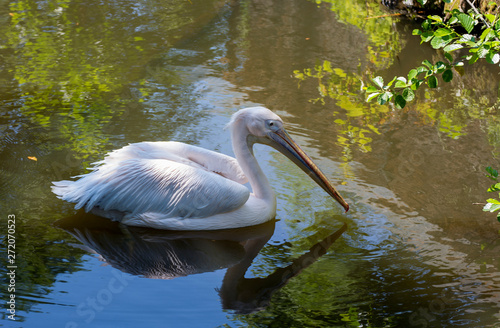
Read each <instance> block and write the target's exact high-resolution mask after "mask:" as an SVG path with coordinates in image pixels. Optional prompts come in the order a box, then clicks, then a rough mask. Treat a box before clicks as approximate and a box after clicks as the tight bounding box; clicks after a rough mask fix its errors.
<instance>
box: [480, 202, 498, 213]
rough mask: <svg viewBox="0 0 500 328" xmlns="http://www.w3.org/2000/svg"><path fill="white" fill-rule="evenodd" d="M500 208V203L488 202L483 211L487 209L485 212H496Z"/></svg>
mask: <svg viewBox="0 0 500 328" xmlns="http://www.w3.org/2000/svg"><path fill="white" fill-rule="evenodd" d="M499 209H500V205H499V204H493V203H488V204H486V205H484V207H483V211H485V212H495V211H497V210H499Z"/></svg>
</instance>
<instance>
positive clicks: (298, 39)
mask: <svg viewBox="0 0 500 328" xmlns="http://www.w3.org/2000/svg"><path fill="white" fill-rule="evenodd" d="M384 14H385V13H384V12H383V11H381V9H380V8H379V7H378V5H377V4H376V3H374V2H363V1H354V2H348V1H340V2H338V1H316V2H314V1H307V0H293V1H269V0H260V1H259V0H255V1H228V2H224V1H197V0H192V1H154V0H153V1H150V0H147V1H142V2H133V1H125V0H122V1H114V2H109V1H104V0H103V1H72V2H69V1H65V0H53V1H50V0H48V1H23V0H19V1H17V2H9V1H0V88H1V93H0V94H1V96H0V103H1V110H0V113H1V116H0V131H1V132H0V133H1V140H0V158H1V161H0V195H1V198H0V199H1V200H0V209H1V215H2V216H1V218H0V222H1V223H2V224H1V229H2V230H1V231H0V235H1V236H2V256H1V259H0V260H1V261H2V269H1V273H2V284H1V285H0V287H1V289H0V296H1V300H2V302H3V304H4V306H2V312H1V313H2V321H1V322H0V325H1V324H3V325H4V326H7V327H111V326H116V327H118V326H119V327H138V326H148V327H217V326H226V327H240V326H241V327H247V326H250V327H267V326H273V327H313V326H320V327H494V326H500V323H499V319H500V306H499V305H498V302H499V300H500V274H499V271H500V269H499V262H498V260H497V258H498V251H499V249H500V242H499V238H498V232H499V230H500V224H499V223H498V222H497V221H496V219H495V215H494V214H490V213H483V212H482V211H481V207H482V206H481V205H473V203H481V202H482V203H484V202H485V200H486V199H487V198H489V197H491V195H490V194H488V193H486V192H485V191H486V189H487V188H488V186H489V181H488V179H487V178H485V176H484V173H485V171H484V168H485V167H486V166H489V165H492V166H496V165H497V164H498V155H499V145H500V121H499V118H498V109H497V108H498V100H497V99H498V88H499V81H500V80H499V78H498V70H495V69H494V68H493V66H491V65H487V64H484V65H483V64H480V65H477V66H475V67H466V74H465V75H464V76H462V77H460V76H459V75H457V74H456V75H455V77H454V80H453V81H452V82H451V83H449V84H444V82H442V81H440V85H439V88H437V89H433V90H428V89H427V90H423V91H422V92H420V93H419V94H418V95H417V100H416V101H414V102H413V103H411V104H409V105H408V106H407V107H406V108H405V109H404V110H395V109H393V108H392V107H391V106H379V105H376V104H371V103H366V102H365V101H364V95H363V93H362V92H360V88H361V86H362V82H361V81H368V80H369V77H370V76H374V75H376V74H377V75H382V76H384V77H385V78H391V77H392V76H394V75H395V74H406V73H407V72H408V70H409V69H411V68H413V67H415V66H417V65H419V64H420V62H421V61H422V60H423V59H432V61H434V62H435V61H437V60H440V55H439V54H438V53H436V52H434V51H433V50H432V49H429V48H428V47H425V46H423V47H422V46H419V42H420V40H419V39H418V38H415V37H413V36H411V31H412V30H413V28H416V27H417V26H414V25H413V24H412V23H410V22H407V21H401V20H400V19H398V18H397V17H391V16H388V17H383V18H375V17H376V16H380V15H384ZM367 18H368V19H367ZM255 104H258V105H264V106H267V107H269V108H271V109H273V110H274V111H275V112H276V113H278V114H279V115H280V116H281V117H282V118H283V120H284V121H285V122H286V124H287V129H288V131H289V132H290V134H292V135H293V137H294V139H295V140H296V141H297V142H298V143H299V144H300V145H301V146H302V147H303V148H304V150H305V151H306V152H307V153H308V154H309V155H310V156H311V157H312V158H313V159H314V160H315V161H316V162H317V164H318V165H319V166H320V167H321V168H322V170H323V171H324V172H325V174H326V175H327V176H328V177H329V178H330V179H331V180H332V182H334V184H335V185H337V186H338V188H339V190H340V192H341V194H342V195H343V196H344V197H345V198H346V199H347V201H348V202H349V203H350V204H351V210H350V211H349V213H348V214H344V213H343V211H342V210H341V208H339V206H337V205H336V204H335V203H333V202H332V200H331V199H329V197H328V196H327V195H326V194H325V193H324V192H323V191H322V189H321V188H319V187H317V186H316V185H315V184H314V183H313V182H312V181H310V180H309V179H308V178H307V177H306V176H305V175H304V174H303V173H302V172H301V171H300V170H299V169H298V168H296V167H295V166H294V165H293V164H292V163H290V162H289V161H288V160H287V159H286V158H284V157H283V156H281V155H280V154H278V153H276V152H274V151H273V150H270V149H269V148H268V147H265V146H261V147H259V146H257V147H256V154H257V157H258V160H259V162H260V163H261V164H262V166H263V169H264V171H265V173H266V174H267V175H268V177H269V179H270V181H271V184H272V185H273V186H274V188H275V191H276V194H277V197H278V213H277V217H276V222H270V223H269V224H266V225H263V226H259V227H253V228H248V229H242V230H238V231H236V232H235V231H229V232H228V231H221V232H211V233H174V232H161V231H160V232H159V231H152V230H145V229H124V228H123V227H119V226H117V225H115V224H112V223H110V222H108V221H107V220H102V219H99V218H97V217H92V216H85V215H83V214H82V213H76V212H75V211H74V210H73V207H72V205H71V204H67V203H64V202H62V201H60V200H58V199H57V198H56V197H55V196H54V195H53V194H52V193H51V191H50V185H51V182H52V181H56V180H60V179H68V178H70V177H71V176H75V175H78V174H82V173H84V172H85V168H86V167H88V166H89V164H90V163H92V162H94V161H97V160H99V159H102V157H103V156H104V154H105V153H106V152H108V151H110V150H112V149H116V148H118V147H122V146H124V145H126V144H128V143H132V142H138V141H147V140H149V141H151V140H152V141H154V140H178V141H183V142H188V143H191V144H195V145H200V146H203V147H205V148H208V149H212V150H217V151H220V152H222V153H226V154H232V150H231V144H230V140H229V133H228V131H226V130H224V129H223V127H224V125H225V124H226V123H227V121H228V120H229V117H230V115H231V114H232V113H234V112H235V111H236V110H237V109H239V108H243V107H247V106H250V105H255ZM9 215H14V216H15V219H16V222H15V234H14V236H15V247H16V248H15V255H16V258H15V261H14V264H15V266H16V268H15V272H16V276H15V306H16V307H15V310H16V312H15V318H16V319H17V320H16V321H12V320H9V319H8V315H10V313H9V312H8V310H7V309H8V306H9V304H7V303H6V302H7V301H9V300H10V294H11V293H10V292H9V291H8V289H9V284H10V276H9V275H8V273H9V271H10V270H11V269H8V268H7V266H9V265H12V263H8V259H9V258H8V248H7V247H8V246H7V245H8V244H9V240H12V238H11V237H9V236H8V233H9V231H8V216H9ZM75 215H76V217H75ZM11 218H12V217H11ZM61 220H62V221H61ZM344 223H345V224H346V225H347V227H345V226H344ZM344 229H345V231H344Z"/></svg>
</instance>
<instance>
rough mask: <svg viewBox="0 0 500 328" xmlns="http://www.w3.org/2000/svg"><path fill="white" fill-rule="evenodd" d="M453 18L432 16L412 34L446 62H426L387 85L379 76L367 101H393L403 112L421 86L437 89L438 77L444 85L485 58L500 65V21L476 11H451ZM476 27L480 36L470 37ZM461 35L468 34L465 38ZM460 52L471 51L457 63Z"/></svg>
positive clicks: (371, 87)
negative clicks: (457, 52)
mask: <svg viewBox="0 0 500 328" xmlns="http://www.w3.org/2000/svg"><path fill="white" fill-rule="evenodd" d="M493 4H494V3H491V5H493ZM450 15H451V16H450V18H449V19H448V20H444V19H443V18H442V17H440V16H437V15H433V16H429V17H428V18H427V19H426V20H424V21H423V22H422V25H421V29H415V30H414V31H413V35H419V36H420V37H421V39H422V43H423V42H429V43H430V44H431V46H432V47H433V48H434V49H442V51H443V52H444V57H445V58H446V61H444V62H443V61H438V62H436V63H434V64H433V63H431V62H430V61H429V60H424V61H423V62H422V65H421V66H419V67H417V68H415V69H412V70H410V72H409V73H408V75H407V76H399V77H398V76H396V77H394V78H393V79H392V80H391V81H390V82H389V83H388V84H387V85H385V84H384V80H383V79H382V77H380V76H377V77H375V78H373V79H372V81H373V83H374V85H372V86H368V87H367V88H366V93H367V99H366V101H372V100H373V99H376V100H377V102H378V103H379V104H380V105H384V104H386V103H388V102H390V101H393V102H394V104H395V106H396V108H399V109H401V108H404V107H405V106H406V103H407V102H409V101H412V100H413V99H414V98H415V93H414V91H415V90H417V89H418V88H419V87H420V86H421V85H422V84H427V86H428V87H430V88H437V86H438V79H437V77H438V76H441V78H442V79H443V81H444V82H450V81H451V80H452V79H453V70H455V71H456V72H457V73H458V74H460V75H462V74H463V73H464V69H463V66H464V62H465V61H468V63H469V64H473V63H475V62H476V61H477V60H478V59H481V58H484V59H486V61H487V62H489V63H491V64H498V63H499V62H500V54H499V52H500V40H499V36H500V17H497V16H496V15H492V14H488V13H486V14H480V13H478V12H477V11H473V10H472V11H470V12H469V13H463V12H461V11H459V10H457V9H454V10H452V11H450ZM476 27H481V30H482V32H481V33H480V35H479V34H477V35H474V34H471V33H472V32H473V30H475V28H476ZM461 31H464V32H465V33H464V34H462V33H461ZM459 49H468V50H469V51H468V54H466V55H464V56H462V57H459V58H458V59H457V60H456V59H454V58H453V56H452V54H451V53H452V52H454V51H456V50H459Z"/></svg>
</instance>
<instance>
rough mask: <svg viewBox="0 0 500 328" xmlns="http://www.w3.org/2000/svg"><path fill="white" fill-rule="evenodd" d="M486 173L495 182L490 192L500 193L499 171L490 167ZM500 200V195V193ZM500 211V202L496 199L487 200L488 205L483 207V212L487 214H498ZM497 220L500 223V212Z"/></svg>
mask: <svg viewBox="0 0 500 328" xmlns="http://www.w3.org/2000/svg"><path fill="white" fill-rule="evenodd" d="M486 172H488V174H487V175H486V176H487V177H488V178H490V179H491V180H493V181H495V183H494V184H493V185H491V187H489V188H488V192H497V191H500V182H499V181H498V171H497V170H495V169H493V168H492V167H491V166H488V167H487V168H486ZM499 198H500V193H499ZM498 210H500V200H498V199H495V198H489V199H488V200H487V203H486V205H484V207H483V211H485V212H492V213H493V212H496V211H498ZM497 219H498V221H500V212H498V214H497Z"/></svg>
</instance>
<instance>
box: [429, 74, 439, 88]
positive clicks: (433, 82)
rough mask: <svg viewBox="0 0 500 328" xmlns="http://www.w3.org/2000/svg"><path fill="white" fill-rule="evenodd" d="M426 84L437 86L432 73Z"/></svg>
mask: <svg viewBox="0 0 500 328" xmlns="http://www.w3.org/2000/svg"><path fill="white" fill-rule="evenodd" d="M427 85H428V86H429V88H437V86H438V80H437V79H436V77H435V76H434V75H431V76H429V79H428V80H427Z"/></svg>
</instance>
